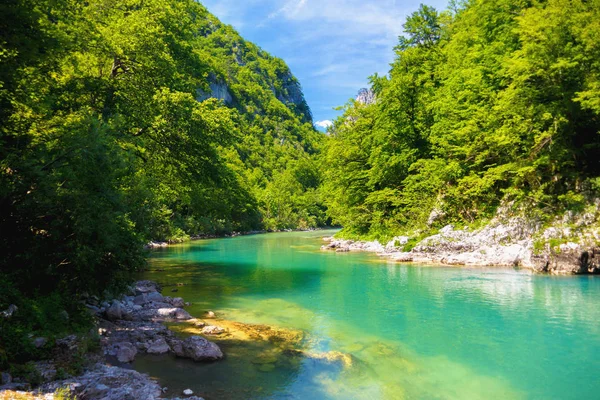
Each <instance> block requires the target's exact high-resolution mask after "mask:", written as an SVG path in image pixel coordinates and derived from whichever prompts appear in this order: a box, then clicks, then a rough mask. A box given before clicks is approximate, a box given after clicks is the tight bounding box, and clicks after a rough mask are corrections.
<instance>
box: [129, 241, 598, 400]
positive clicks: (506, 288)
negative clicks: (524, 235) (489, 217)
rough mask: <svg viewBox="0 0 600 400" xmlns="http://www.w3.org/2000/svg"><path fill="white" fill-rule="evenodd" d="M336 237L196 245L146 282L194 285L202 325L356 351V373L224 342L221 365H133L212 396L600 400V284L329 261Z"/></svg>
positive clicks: (178, 250)
mask: <svg viewBox="0 0 600 400" xmlns="http://www.w3.org/2000/svg"><path fill="white" fill-rule="evenodd" d="M331 234H332V232H326V231H321V232H312V233H280V234H267V235H255V236H245V237H237V238H231V239H217V240H204V241H197V242H192V243H189V244H184V245H180V246H175V247H172V248H169V249H166V250H161V251H157V252H155V253H153V257H152V258H151V268H153V269H154V270H155V271H154V272H148V273H146V274H145V276H144V277H145V278H148V279H155V280H158V281H159V282H162V283H166V284H175V283H185V284H186V286H183V287H179V288H178V290H179V291H178V293H177V294H176V295H178V296H182V297H184V298H185V299H186V300H188V301H191V302H193V305H192V307H190V308H189V311H190V312H191V313H192V315H195V316H201V315H202V313H203V312H204V311H205V310H213V311H215V312H216V313H217V314H218V315H219V316H221V317H223V318H227V319H230V320H236V321H241V322H246V323H259V324H269V325H274V326H277V327H282V328H290V329H300V330H302V331H303V332H305V333H306V335H307V336H306V338H307V339H306V340H305V343H304V346H305V347H306V349H307V350H308V351H310V352H314V353H318V352H327V351H339V352H342V353H344V354H348V355H351V356H352V358H353V360H354V362H353V363H352V366H351V367H344V366H339V365H335V364H327V363H320V362H316V361H315V360H312V359H306V360H304V361H301V362H297V363H285V362H280V361H277V363H276V364H274V367H275V368H271V369H269V368H261V366H262V365H260V364H253V363H252V362H251V360H249V359H248V354H245V352H244V351H243V350H241V349H240V346H237V347H236V346H234V345H229V347H228V345H227V344H223V349H224V351H225V353H226V354H227V357H226V359H225V360H224V361H221V362H217V363H212V364H196V363H192V362H188V361H185V360H177V359H174V358H171V357H168V356H163V357H143V358H140V359H139V361H137V362H136V365H135V367H136V368H137V369H139V370H142V371H145V372H148V373H150V374H151V375H152V376H155V377H156V378H158V379H159V380H160V381H161V383H162V384H164V385H166V386H168V387H169V388H170V390H173V391H175V392H178V391H179V390H182V389H183V388H187V387H189V388H191V389H193V390H194V392H195V393H196V394H198V395H203V396H205V397H206V399H207V400H211V399H222V398H232V399H234V398H236V399H237V398H256V399H262V398H265V399H267V398H268V399H292V398H310V399H370V400H373V399H600V306H599V304H600V303H599V300H600V278H598V277H588V276H585V277H554V276H543V275H533V274H531V273H529V272H527V271H520V270H515V269H505V268H458V267H432V266H413V265H402V264H395V263H390V262H387V261H385V260H382V259H380V258H378V257H376V256H374V255H369V254H358V253H333V252H321V251H319V247H320V246H321V244H322V240H321V238H322V237H323V236H328V235H331ZM157 270H158V271H157ZM170 289H171V287H166V288H165V289H164V291H163V294H168V295H175V294H172V293H169V292H170ZM216 324H217V325H218V321H217V322H216ZM175 394H178V393H175Z"/></svg>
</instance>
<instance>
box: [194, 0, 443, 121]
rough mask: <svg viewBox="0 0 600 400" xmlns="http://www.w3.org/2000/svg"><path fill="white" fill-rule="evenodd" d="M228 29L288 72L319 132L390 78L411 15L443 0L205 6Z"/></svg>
mask: <svg viewBox="0 0 600 400" xmlns="http://www.w3.org/2000/svg"><path fill="white" fill-rule="evenodd" d="M200 1H201V3H203V4H204V5H205V6H206V7H207V8H208V10H209V11H210V12H212V13H213V14H215V15H216V16H217V17H218V18H219V19H220V20H221V21H223V22H224V23H227V24H230V25H233V26H234V28H236V29H237V30H238V32H240V33H241V35H242V36H243V37H244V38H245V39H246V40H249V41H251V42H254V43H255V44H257V45H258V46H260V47H261V48H263V49H264V50H266V51H268V52H269V53H271V54H272V55H274V56H277V57H280V58H282V59H284V60H285V62H286V63H287V64H288V65H289V66H290V68H291V70H292V72H293V74H294V75H295V76H296V77H297V78H298V79H299V80H300V83H301V84H302V88H303V90H304V94H305V96H306V100H307V101H308V104H309V106H310V108H311V110H312V112H313V116H314V120H315V123H317V125H319V126H320V127H324V126H326V125H327V124H328V123H329V122H328V121H331V120H333V119H335V117H336V116H338V115H339V112H338V111H335V110H334V109H333V108H334V107H337V106H341V105H344V104H345V103H346V102H347V101H348V100H349V99H350V98H354V97H356V94H357V93H358V90H359V89H360V88H363V87H368V77H369V76H370V75H372V74H373V73H375V72H377V73H379V74H380V75H383V74H387V72H388V70H389V64H390V63H391V62H392V61H393V59H394V52H393V47H394V46H395V45H396V43H397V38H398V36H399V35H401V34H402V24H403V23H404V21H405V19H406V16H407V15H409V14H410V13H412V12H413V11H415V10H417V9H418V7H419V4H420V3H421V2H424V3H425V4H427V5H431V6H434V7H436V8H437V9H438V10H443V9H445V8H446V5H447V1H446V0H425V1H424V0H421V1H419V0H405V1H400V0H367V1H364V0H363V1H361V0H200Z"/></svg>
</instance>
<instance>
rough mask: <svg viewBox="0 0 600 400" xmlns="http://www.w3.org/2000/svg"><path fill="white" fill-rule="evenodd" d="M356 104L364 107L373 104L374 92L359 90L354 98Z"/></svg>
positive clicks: (365, 89) (364, 89)
mask: <svg viewBox="0 0 600 400" xmlns="http://www.w3.org/2000/svg"><path fill="white" fill-rule="evenodd" d="M356 102H357V103H361V104H365V105H369V104H373V103H375V92H373V91H372V90H371V89H367V88H362V89H360V90H359V91H358V96H356Z"/></svg>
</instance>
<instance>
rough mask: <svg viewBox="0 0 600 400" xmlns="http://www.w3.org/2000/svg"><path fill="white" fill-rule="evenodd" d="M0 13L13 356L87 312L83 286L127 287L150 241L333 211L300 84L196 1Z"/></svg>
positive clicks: (24, 2)
mask: <svg viewBox="0 0 600 400" xmlns="http://www.w3.org/2000/svg"><path fill="white" fill-rule="evenodd" d="M0 10H1V12H2V16H3V18H2V21H0V35H1V36H0V205H1V207H0V232H1V233H2V234H1V236H0V289H2V290H1V292H2V297H0V309H2V310H4V309H5V308H6V307H8V305H9V304H16V305H18V307H19V312H18V314H19V315H17V316H15V317H13V319H11V320H10V323H8V322H7V321H0V323H1V324H2V325H1V326H0V329H1V331H0V349H1V350H2V351H3V354H4V355H5V356H4V358H5V359H6V358H9V359H11V360H16V361H19V362H22V361H25V360H26V359H27V358H28V357H30V356H32V355H36V354H35V353H36V350H34V349H32V348H31V346H30V343H29V341H28V340H27V338H26V336H27V334H28V333H31V332H38V333H40V334H42V333H43V334H45V335H58V334H59V333H60V332H62V331H68V330H69V329H74V328H75V327H74V326H73V325H77V324H79V323H82V324H85V321H84V320H85V318H83V319H79V318H76V317H75V316H77V315H79V314H81V313H82V310H81V309H79V307H81V306H80V305H79V303H77V302H74V301H73V299H78V298H80V296H82V295H84V294H88V295H94V294H96V295H99V296H103V295H104V293H106V291H113V292H116V291H118V290H120V289H122V288H123V286H124V285H125V284H126V283H127V282H128V279H129V278H130V277H131V276H132V274H133V273H135V272H136V271H137V270H139V269H140V267H142V266H143V265H144V256H145V254H144V252H143V244H144V243H145V242H147V241H149V240H174V241H177V240H183V239H185V238H187V237H189V236H191V235H197V234H225V233H230V232H232V231H239V230H242V231H248V230H253V229H262V228H267V229H283V228H297V227H305V228H308V227H316V226H320V225H322V224H324V223H325V222H326V217H325V215H324V207H323V206H322V202H321V199H320V195H319V192H318V189H317V188H318V186H319V184H320V181H321V176H320V170H319V169H318V168H316V157H317V152H318V148H319V146H320V142H321V140H322V135H320V134H319V133H318V132H316V131H315V130H314V128H313V126H312V117H311V114H310V110H309V108H308V106H307V104H306V101H305V100H304V97H303V95H302V92H301V88H300V85H299V83H298V81H297V80H296V79H295V78H294V77H293V76H292V74H291V72H290V71H289V69H288V67H287V66H286V65H285V63H284V62H283V61H282V60H279V59H277V58H274V57H272V56H270V55H269V54H267V53H266V52H264V51H262V50H261V49H259V48H258V47H256V46H255V45H253V44H251V43H248V42H246V41H244V40H243V39H242V38H241V37H240V36H239V35H238V34H237V32H235V31H234V30H233V29H232V28H231V27H229V26H226V25H223V24H221V23H220V22H219V21H218V20H217V19H216V18H215V17H214V16H212V15H211V14H210V13H208V11H207V10H206V9H205V8H204V7H203V6H202V5H201V4H199V3H197V2H195V1H193V0H181V1H167V0H144V1H140V0H125V1H118V2H116V1H114V0H91V1H86V2H79V1H76V0H65V1H55V0H35V1H33V0H7V1H4V2H3V3H2V5H0ZM217 87H220V89H219V90H217V89H215V88H217ZM222 92H227V94H228V96H225V95H224V94H223V93H222ZM62 310H66V311H67V312H68V315H70V316H72V318H71V319H70V321H69V322H68V323H64V321H63V322H61V321H58V320H56V316H57V315H59V314H60V312H61V311H62ZM54 328H57V329H54ZM58 328H60V329H58ZM63 328H64V329H63Z"/></svg>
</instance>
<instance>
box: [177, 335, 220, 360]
mask: <svg viewBox="0 0 600 400" xmlns="http://www.w3.org/2000/svg"><path fill="white" fill-rule="evenodd" d="M171 348H172V349H173V352H174V353H175V355H177V356H178V357H182V358H190V359H192V360H194V361H215V360H220V359H221V358H223V353H222V352H221V349H220V348H219V346H217V345H216V344H215V343H213V342H210V341H208V340H206V339H205V338H203V337H202V336H190V337H189V338H187V339H185V340H183V341H180V342H175V343H174V344H172V346H171Z"/></svg>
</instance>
